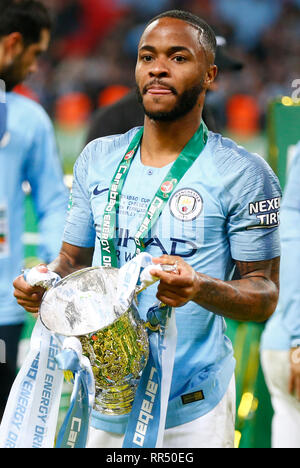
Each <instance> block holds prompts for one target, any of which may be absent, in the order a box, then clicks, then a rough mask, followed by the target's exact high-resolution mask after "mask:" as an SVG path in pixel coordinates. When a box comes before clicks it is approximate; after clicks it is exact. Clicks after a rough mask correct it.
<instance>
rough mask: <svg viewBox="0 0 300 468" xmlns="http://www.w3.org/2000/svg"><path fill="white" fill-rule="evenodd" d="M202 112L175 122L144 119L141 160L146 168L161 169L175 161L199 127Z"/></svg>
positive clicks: (193, 113)
mask: <svg viewBox="0 0 300 468" xmlns="http://www.w3.org/2000/svg"><path fill="white" fill-rule="evenodd" d="M201 118H202V111H201V112H199V109H197V113H195V112H192V113H190V114H188V115H187V116H185V117H183V118H181V119H179V120H176V121H175V122H158V121H155V120H151V119H150V118H149V117H147V116H146V117H145V122H144V135H143V140H142V144H141V160H142V163H143V164H145V165H146V166H152V167H163V166H166V165H167V164H169V163H171V162H173V161H175V160H176V159H177V158H178V156H179V155H180V153H181V151H182V150H183V148H184V147H185V145H186V144H187V143H188V141H189V140H190V139H191V138H192V136H193V135H194V134H195V133H196V131H197V129H198V128H199V126H200V123H201Z"/></svg>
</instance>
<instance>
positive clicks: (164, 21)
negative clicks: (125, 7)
mask: <svg viewBox="0 0 300 468" xmlns="http://www.w3.org/2000/svg"><path fill="white" fill-rule="evenodd" d="M215 50H216V40H215V36H214V33H213V32H212V30H211V28H210V27H209V26H208V25H207V24H206V23H205V22H204V21H203V20H201V19H199V18H198V17H196V16H194V15H192V14H190V13H188V12H183V11H179V12H178V11H176V10H175V11H170V12H166V13H164V14H162V15H160V16H158V17H156V18H154V19H153V20H152V21H151V22H150V23H149V24H148V26H147V27H146V29H145V31H144V33H143V35H142V38H141V41H140V44H139V49H138V59H137V65H136V82H137V88H138V93H139V96H140V101H141V103H142V105H143V108H144V112H145V123H144V127H143V128H134V129H132V130H130V131H129V132H128V133H126V134H124V135H117V136H112V137H104V138H100V139H98V140H95V141H92V142H91V143H90V144H89V145H88V146H87V147H86V148H85V149H84V151H83V153H82V154H81V156H80V157H79V159H78V160H77V162H76V164H75V167H74V184H73V205H72V208H71V210H70V213H69V217H68V220H67V223H66V227H65V232H64V243H63V246H62V248H61V252H60V255H59V257H58V258H57V259H56V260H55V261H54V262H53V263H51V264H50V266H49V268H50V269H51V270H53V271H55V272H57V273H58V274H60V275H61V276H66V275H67V274H69V273H71V272H73V271H75V270H78V269H80V268H83V267H86V266H90V265H91V264H93V265H100V264H101V263H102V264H107V265H113V266H115V265H117V266H121V265H123V264H124V263H125V262H127V261H128V260H130V259H131V258H132V257H133V256H134V255H135V253H136V252H139V249H140V247H141V245H142V243H144V246H145V249H146V251H147V252H149V253H150V254H151V255H152V256H153V257H155V260H154V261H155V263H165V264H176V263H177V270H178V273H177V274H174V273H170V272H163V271H159V270H156V269H155V268H154V270H153V274H155V276H158V277H159V278H160V282H159V284H158V286H157V285H153V286H151V287H150V288H148V289H147V290H145V291H144V292H143V293H141V295H140V298H139V312H140V315H141V317H142V318H143V319H145V316H146V313H147V310H148V309H149V307H151V306H152V305H153V302H155V298H156V296H157V297H158V298H159V299H160V301H162V302H163V303H165V304H168V305H170V306H172V307H175V308H176V322H177V328H178V340H177V351H176V357H175V366H174V372H173V380H172V387H171V394H170V399H169V405H168V412H167V420H166V430H165V434H164V447H168V448H176V447H182V448H183V447H207V448H208V447H220V448H221V447H233V445H234V422H235V384H234V366H235V361H234V358H233V350H232V345H231V343H230V341H229V340H228V338H227V337H226V336H225V331H226V326H225V321H224V318H223V317H230V318H232V319H236V320H243V321H264V320H266V319H267V318H268V317H269V316H270V315H271V314H272V313H273V311H274V309H275V307H276V303H277V298H278V268H279V256H280V247H279V235H278V207H279V201H280V197H281V192H280V187H279V183H278V180H277V178H276V177H275V175H274V174H273V172H272V171H271V169H270V168H269V166H268V165H267V164H266V163H265V161H264V160H263V159H262V158H261V157H259V156H258V155H253V154H249V153H248V152H247V151H245V150H244V149H243V148H241V147H239V146H237V145H236V144H235V143H234V142H232V141H231V140H229V139H225V138H222V136H221V135H218V134H214V133H212V132H209V131H208V130H207V128H206V127H205V125H204V123H203V122H202V109H203V105H204V99H205V93H206V90H207V89H208V88H209V87H210V86H211V84H212V82H213V80H214V79H215V77H216V74H217V68H216V66H215V65H214V58H215ZM124 161H127V162H128V161H129V163H128V167H129V169H128V170H127V172H126V171H125V169H124ZM124 173H125V174H124ZM116 206H117V217H116V222H115V219H114V217H113V216H109V214H110V213H111V212H112V211H113V209H115V208H116ZM271 215H272V216H271ZM108 228H112V229H113V232H114V233H115V235H114V237H115V239H114V249H112V241H113V239H112V238H111V237H109V236H108V234H107V233H108V232H109V230H110V229H108ZM142 240H143V242H142ZM235 268H236V269H237V270H238V273H239V275H240V279H238V280H235V281H232V280H231V278H232V275H233V272H234V269H235ZM14 285H15V296H16V297H17V299H18V302H19V303H20V304H21V305H23V307H25V308H26V309H27V310H28V311H31V312H36V311H37V310H38V307H39V304H40V301H41V295H42V293H43V290H40V289H39V288H32V287H30V286H29V285H28V284H27V283H26V282H25V281H24V278H23V277H22V276H20V277H18V278H17V279H16V280H15V282H14ZM126 424H127V416H126V415H125V416H108V415H103V414H100V413H97V412H95V411H94V413H93V418H92V423H91V426H92V427H91V428H90V439H89V443H88V446H89V447H107V448H109V447H121V446H122V441H123V435H124V432H125V430H126Z"/></svg>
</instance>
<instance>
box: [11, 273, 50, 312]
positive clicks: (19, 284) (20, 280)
mask: <svg viewBox="0 0 300 468" xmlns="http://www.w3.org/2000/svg"><path fill="white" fill-rule="evenodd" d="M13 285H14V288H15V290H14V296H15V298H16V299H17V301H18V304H20V306H22V307H24V309H25V310H27V312H31V313H33V314H36V313H38V311H39V308H40V305H41V302H42V297H43V295H44V293H45V291H46V289H44V288H41V287H40V286H30V284H29V283H27V282H26V281H25V279H24V276H23V275H20V276H18V277H17V278H16V279H15V281H14V282H13Z"/></svg>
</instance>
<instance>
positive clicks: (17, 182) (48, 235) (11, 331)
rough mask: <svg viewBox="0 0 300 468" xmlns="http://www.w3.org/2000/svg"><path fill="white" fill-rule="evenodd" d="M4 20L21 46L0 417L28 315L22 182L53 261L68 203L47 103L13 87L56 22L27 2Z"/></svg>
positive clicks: (0, 196)
mask: <svg viewBox="0 0 300 468" xmlns="http://www.w3.org/2000/svg"><path fill="white" fill-rule="evenodd" d="M7 11H8V12H9V13H7V17H6V16H5V15H6V10H5V11H4V16H5V18H1V20H0V23H2V24H4V23H5V33H6V34H8V35H11V37H15V40H16V42H17V43H19V44H21V45H22V47H21V50H20V51H19V54H18V55H17V57H15V59H14V61H13V62H12V63H11V65H10V66H8V67H5V68H4V69H3V70H2V71H1V73H0V78H1V79H2V80H3V81H4V82H5V84H6V90H7V91H8V92H7V96H6V101H7V102H6V104H7V111H8V116H7V128H6V136H5V138H4V139H3V140H2V143H1V144H0V167H1V170H0V299H1V303H0V339H1V340H2V342H5V344H6V363H5V364H1V366H0V380H1V385H0V418H1V416H2V415H1V413H2V412H3V410H4V408H5V405H6V400H7V397H8V394H9V390H10V387H11V385H12V383H13V381H14V378H15V373H16V355H17V346H18V342H19V337H20V333H21V330H22V326H23V323H24V321H25V318H26V315H25V313H24V309H23V308H22V307H20V306H19V305H18V304H17V302H16V300H15V298H14V296H13V288H12V281H13V279H14V278H15V277H16V275H17V274H18V273H19V272H20V269H21V268H22V266H23V258H24V251H23V242H22V236H23V231H24V202H25V195H24V192H23V190H22V183H23V182H24V181H28V182H29V183H30V186H31V189H32V197H33V201H34V206H35V209H36V214H37V218H38V222H39V233H40V240H41V242H40V249H39V257H40V258H42V259H43V260H44V261H46V262H50V261H51V260H53V259H54V258H55V257H56V256H57V254H58V252H59V247H60V245H61V239H62V232H63V229H62V225H63V223H64V222H65V215H66V211H67V205H68V191H67V189H66V187H65V185H64V183H63V175H62V170H61V164H60V161H59V158H58V154H57V150H56V143H55V137H54V131H53V127H52V124H51V121H50V119H49V117H48V116H47V114H46V113H45V111H44V110H43V109H42V107H41V106H40V105H39V104H37V103H35V102H33V101H31V100H29V99H27V98H25V97H23V96H20V95H18V94H15V93H13V92H11V91H12V89H13V88H14V86H15V85H17V84H19V83H21V82H22V81H23V80H24V79H25V78H26V76H27V75H28V74H29V73H32V72H34V71H36V69H37V58H38V56H39V54H41V53H42V52H44V51H45V50H46V49H47V47H48V43H49V38H50V28H51V22H50V18H49V15H48V12H47V10H46V9H45V7H44V6H43V5H42V4H41V3H39V2H36V1H31V0H30V1H24V2H22V3H19V4H18V5H17V6H15V7H11V8H10V9H9V10H7ZM15 31H17V32H15Z"/></svg>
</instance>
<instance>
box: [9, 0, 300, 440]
mask: <svg viewBox="0 0 300 468" xmlns="http://www.w3.org/2000/svg"><path fill="white" fill-rule="evenodd" d="M44 3H45V4H46V5H47V6H48V7H49V8H50V11H51V12H52V15H53V20H54V30H53V36H52V42H51V46H50V50H49V52H48V53H47V54H45V56H44V57H42V58H41V62H40V69H39V72H38V73H37V74H36V75H34V76H32V77H31V78H30V79H29V80H27V82H26V83H25V84H24V85H22V86H19V87H18V89H17V91H18V92H20V93H22V94H25V95H27V96H28V97H30V98H31V99H34V100H37V101H38V102H40V103H41V104H42V105H43V106H44V108H45V109H46V110H47V112H48V113H49V115H50V116H51V118H52V120H53V123H54V125H55V131H56V136H57V143H58V148H59V151H60V156H61V162H62V166H63V169H64V173H65V180H66V184H67V185H68V186H70V185H71V182H72V175H71V174H72V167H73V164H74V161H75V160H76V158H77V156H78V155H79V153H80V151H81V149H82V147H83V146H84V143H85V138H86V135H87V130H88V126H89V122H90V119H91V116H92V115H93V112H94V111H95V110H96V109H97V108H99V107H101V106H105V105H109V104H110V103H113V102H115V101H116V100H117V99H119V98H120V97H121V96H123V95H124V94H125V93H127V92H128V91H129V90H130V89H131V88H132V87H133V86H134V66H135V58H136V46H137V43H138V39H139V37H140V33H141V31H142V30H143V28H144V25H145V23H147V21H148V20H149V19H150V18H151V17H153V16H154V15H156V14H158V13H159V12H161V11H163V10H166V9H171V8H179V9H186V10H190V11H192V12H194V13H196V14H198V15H199V16H201V17H203V18H205V19H206V20H207V21H208V22H209V24H211V25H212V26H213V28H214V30H215V31H216V33H217V34H218V35H221V36H223V37H224V38H226V41H227V47H226V50H227V53H229V54H230V55H231V56H233V57H235V58H236V59H238V60H240V61H242V62H243V63H244V68H243V70H242V71H239V72H234V73H230V72H224V73H222V76H221V77H220V79H219V80H218V89H217V90H216V91H215V92H214V93H210V94H209V96H208V103H209V105H210V106H211V108H212V109H213V110H214V115H215V118H216V121H217V125H218V127H219V128H220V129H222V133H223V134H225V135H228V136H230V137H232V138H233V139H234V140H235V141H237V142H238V143H240V144H242V145H244V146H245V147H246V148H247V149H249V150H250V151H254V152H257V153H259V154H260V155H261V156H263V157H264V158H265V159H267V160H268V161H269V162H270V164H271V165H272V167H273V169H274V170H275V172H276V173H277V174H278V176H279V179H280V182H281V185H282V188H284V184H285V178H286V172H287V167H288V164H289V162H290V160H291V157H292V155H293V147H294V145H295V143H296V142H297V141H298V140H300V125H299V122H300V105H298V104H297V100H295V99H294V100H293V99H292V97H293V96H295V95H296V97H298V98H300V91H298V92H297V86H298V89H299V88H300V61H299V56H300V40H299V39H300V0H226V1H225V0H185V1H181V0H177V1H176V0H151V2H148V1H143V0H44ZM297 80H298V82H297ZM297 122H298V124H297ZM24 190H25V191H26V192H27V194H28V195H27V197H26V220H25V221H26V233H25V235H24V239H23V241H24V245H25V262H26V265H27V266H32V265H34V264H36V263H37V262H38V261H39V260H38V259H37V258H36V252H37V250H36V246H37V244H38V226H37V224H36V220H35V214H34V210H33V207H32V204H31V199H30V187H28V186H27V185H26V184H24ZM32 325H33V320H32V319H31V318H30V317H28V322H27V326H26V327H25V330H24V333H23V340H22V342H21V343H20V350H21V352H20V355H22V354H23V350H24V347H26V346H27V345H28V338H29V336H30V332H31V329H32ZM263 327H264V325H263V324H255V323H250V324H245V323H239V322H234V321H228V330H227V334H228V336H229V337H230V338H231V339H232V341H233V343H234V349H235V356H236V360H237V368H236V379H237V421H236V446H237V447H240V448H268V447H270V431H271V418H272V407H271V403H270V398H269V394H268V391H267V388H266V385H265V382H264V378H263V375H262V371H261V367H260V363H259V341H260V336H261V333H262V330H263ZM69 390H70V389H69V388H68V387H66V388H65V392H64V395H63V398H62V403H61V417H63V414H64V411H65V410H66V406H67V402H68V396H69Z"/></svg>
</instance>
